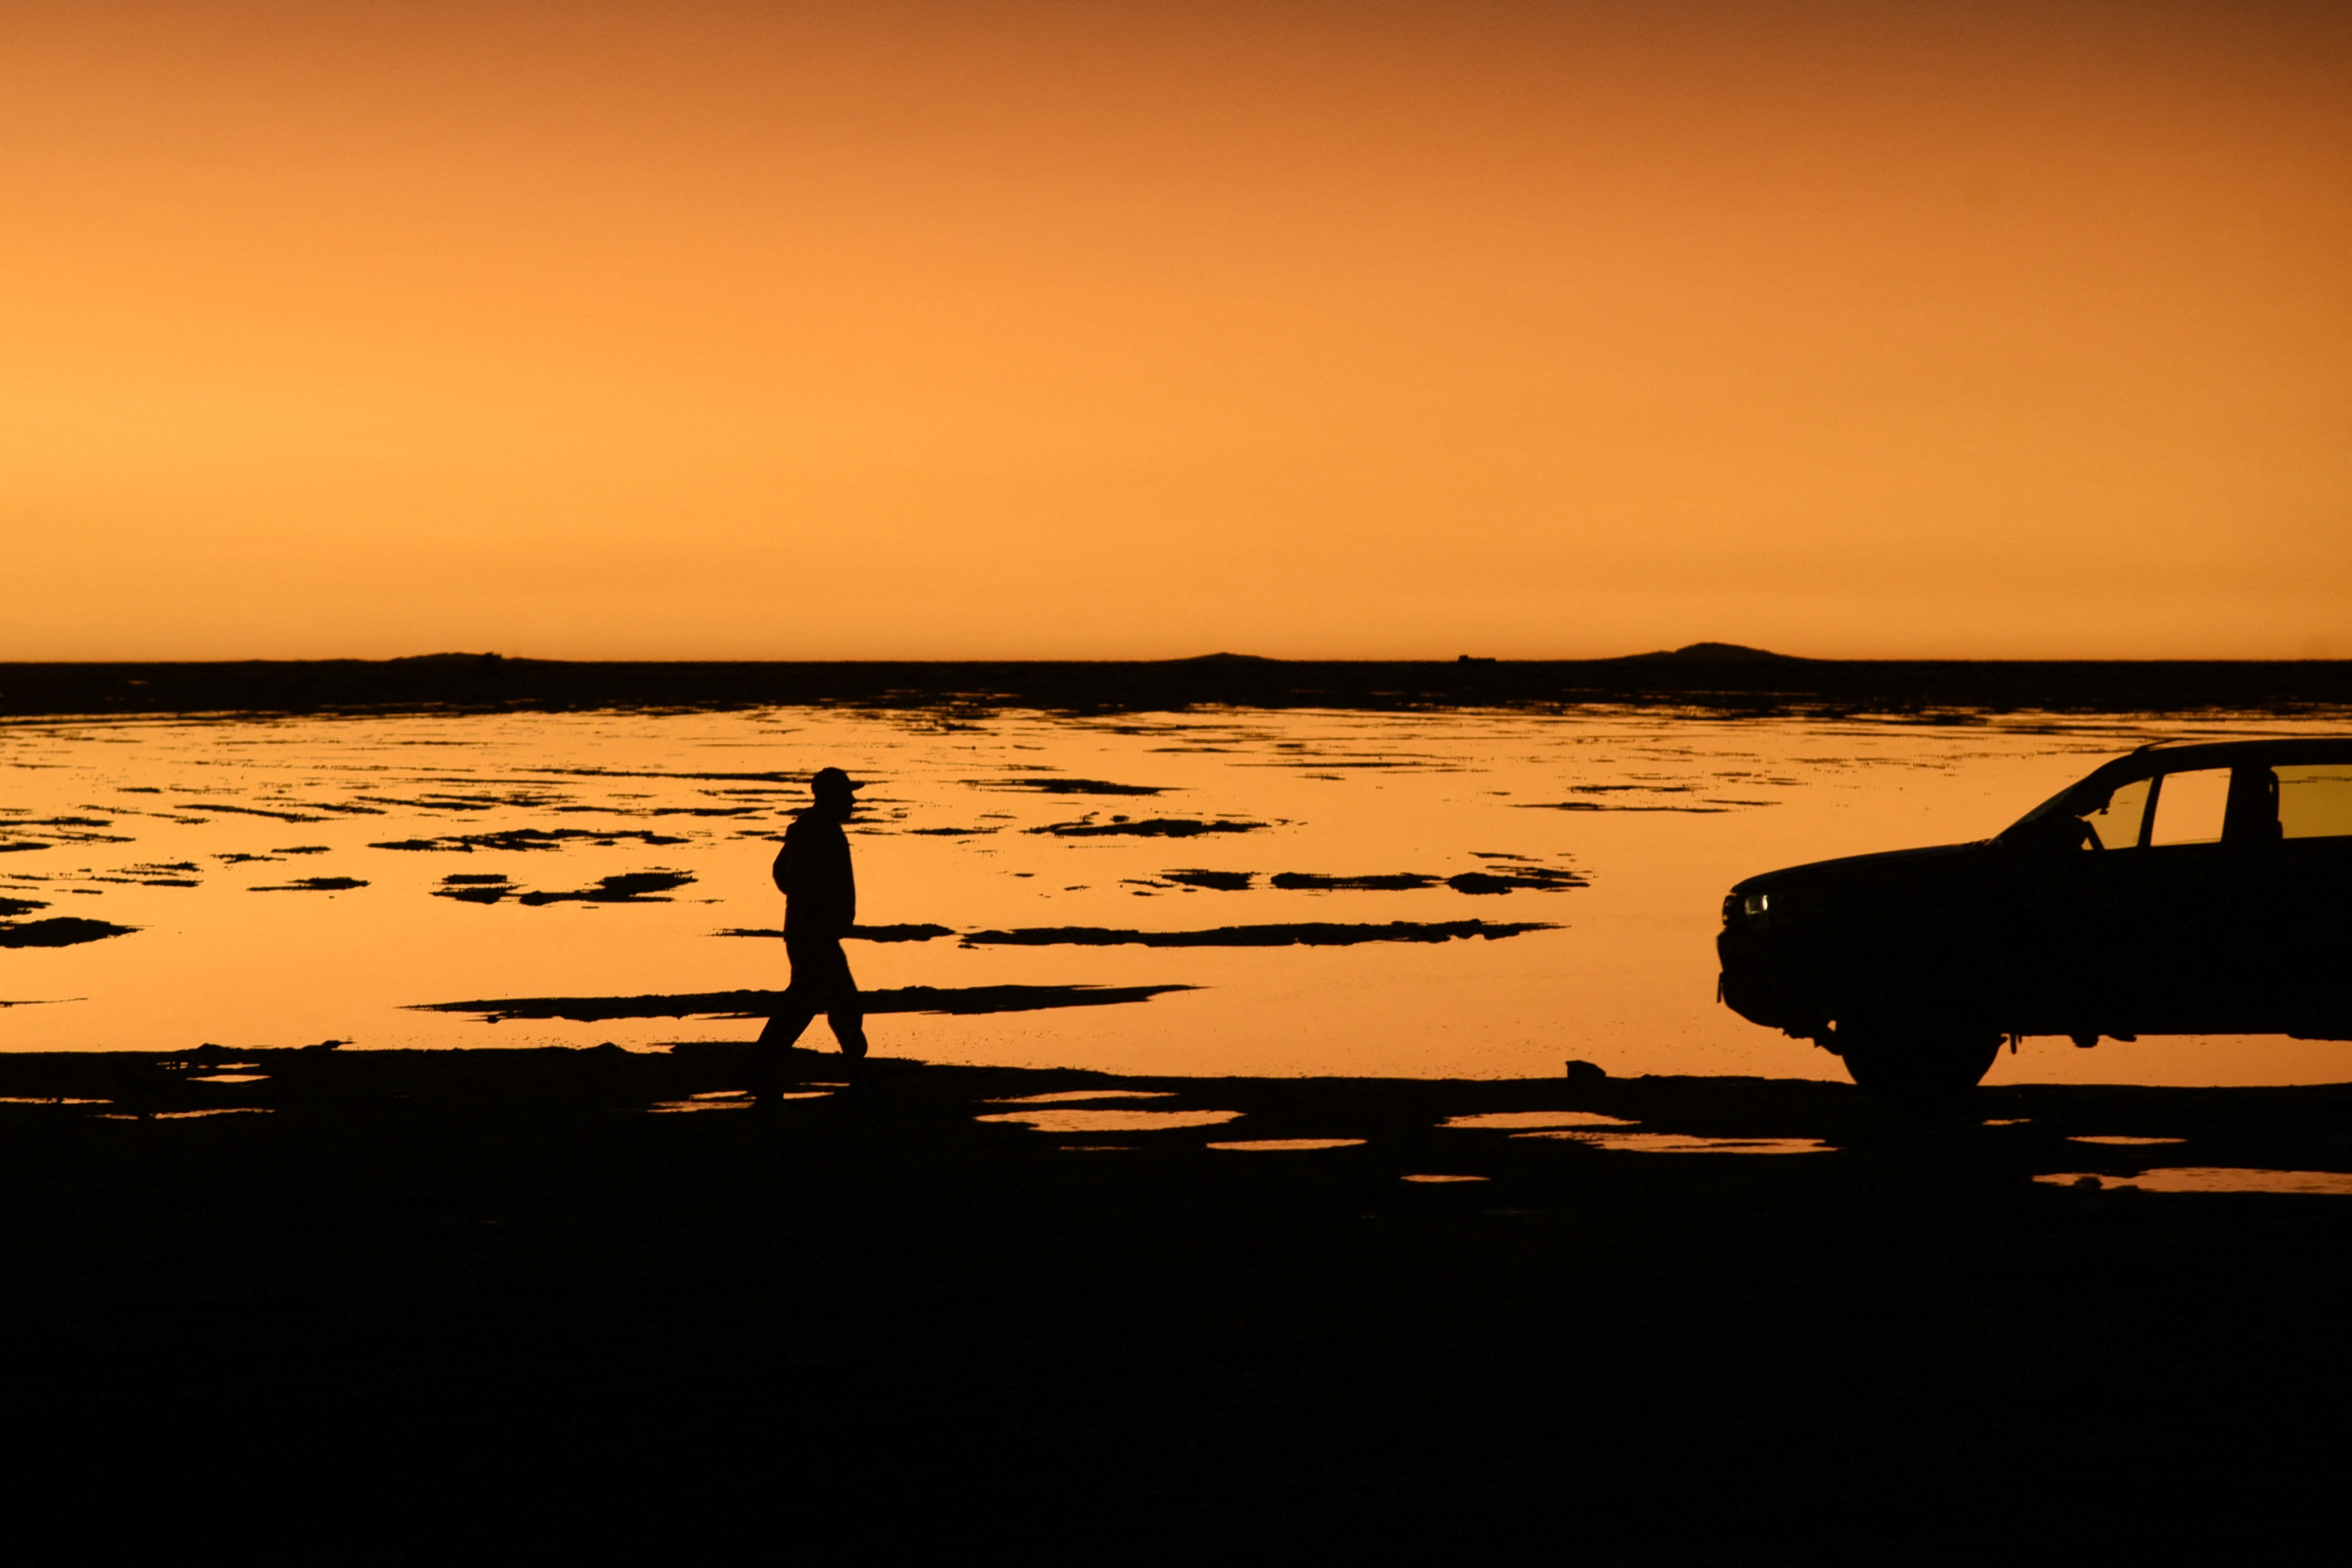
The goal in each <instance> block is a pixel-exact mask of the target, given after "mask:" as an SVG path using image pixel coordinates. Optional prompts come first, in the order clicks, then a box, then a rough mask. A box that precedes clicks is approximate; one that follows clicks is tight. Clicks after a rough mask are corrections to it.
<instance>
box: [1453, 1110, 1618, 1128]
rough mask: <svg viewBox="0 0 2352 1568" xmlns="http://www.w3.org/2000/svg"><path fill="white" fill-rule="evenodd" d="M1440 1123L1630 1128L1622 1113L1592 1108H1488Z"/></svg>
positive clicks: (1465, 1125) (1483, 1125)
mask: <svg viewBox="0 0 2352 1568" xmlns="http://www.w3.org/2000/svg"><path fill="white" fill-rule="evenodd" d="M1440 1125H1441V1126H1445V1127H1488V1128H1502V1129H1506V1130H1516V1129H1518V1128H1525V1127H1631V1126H1633V1123H1632V1122H1630V1121H1626V1120H1625V1119H1624V1118H1623V1117H1622V1116H1603V1115H1601V1114H1600V1113H1599V1112H1598V1111H1591V1110H1488V1111H1482V1112H1480V1113H1479V1114H1478V1115H1475V1116H1449V1117H1447V1118H1446V1119H1445V1120H1444V1121H1443V1122H1442V1123H1440Z"/></svg>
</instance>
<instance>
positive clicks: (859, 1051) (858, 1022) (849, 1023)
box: [824, 1006, 866, 1061]
mask: <svg viewBox="0 0 2352 1568" xmlns="http://www.w3.org/2000/svg"><path fill="white" fill-rule="evenodd" d="M824 1021H825V1022H826V1023H828V1024H830V1025H832V1026H833V1037H834V1038H835V1039H836V1040H838V1041H840V1042H841V1054H842V1055H843V1056H845V1057H847V1058H849V1059H850V1060H851V1061H859V1060H862V1059H864V1058H865V1056H866V1015H865V1014H864V1013H862V1012H859V1011H858V1010H857V1008H856V1007H855V1006H850V1007H835V1009H834V1010H833V1011H832V1012H830V1013H827V1014H826V1015H825V1016H824Z"/></svg>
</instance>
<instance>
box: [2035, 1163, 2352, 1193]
mask: <svg viewBox="0 0 2352 1568" xmlns="http://www.w3.org/2000/svg"><path fill="white" fill-rule="evenodd" d="M2033 1179H2034V1180H2035V1181H2037V1182H2045V1183H2048V1184H2051V1185H2053V1186H2060V1187H2086V1188H2095V1187H2101V1186H2109V1185H2112V1186H2116V1187H2121V1188H2126V1189H2128V1188H2137V1189H2138V1190H2139V1191H2141V1192H2144V1193H2315V1194H2325V1195H2329V1196H2340V1195H2343V1194H2352V1172H2347V1171H2248V1170H2238V1169H2235V1168H2233V1167H2231V1166H2227V1165H2172V1166H2167V1167H2164V1168H2162V1169H2159V1170H2154V1171H2143V1172H2141V1173H2139V1174H2138V1175H2137V1176H2125V1177H2117V1176H2095V1175H2090V1174H2087V1173H2074V1172H2069V1173H2064V1174H2061V1175H2051V1176H2036V1177H2034V1178H2033Z"/></svg>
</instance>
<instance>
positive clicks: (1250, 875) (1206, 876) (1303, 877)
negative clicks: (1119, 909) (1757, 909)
mask: <svg viewBox="0 0 2352 1568" xmlns="http://www.w3.org/2000/svg"><path fill="white" fill-rule="evenodd" d="M1490 858H1498V857H1490ZM1256 876H1257V873H1255V872H1254V871H1206V870H1198V869H1193V870H1182V871H1162V872H1161V873H1160V877H1159V879H1158V882H1159V884H1173V885H1175V886H1178V887H1185V888H1212V889H1216V890H1217V891H1219V892H1229V893H1239V892H1245V891H1247V890H1248V889H1249V888H1250V887H1251V886H1252V885H1253V883H1254V882H1255V879H1256ZM1147 885H1151V884H1147ZM1266 886H1268V887H1270V888H1276V889H1281V890H1282V891H1284V892H1309V893H1409V892H1415V891H1419V890H1422V889H1429V888H1450V889H1453V890H1454V891H1455V892H1457V893H1471V894H1486V893H1509V892H1516V891H1518V890H1520V889H1528V890H1531V891H1536V892H1558V891H1560V890H1562V889H1569V888H1585V887H1590V886H1591V883H1590V882H1589V881H1587V880H1586V879H1584V878H1583V877H1580V876H1579V875H1578V874H1577V873H1575V872H1573V871H1570V870H1565V869H1562V868H1558V867H1550V866H1533V865H1528V866H1500V867H1497V868H1494V869H1492V870H1482V871H1457V872H1455V873H1454V875H1453V876H1450V877H1441V876H1438V875H1436V874H1435V873H1433V872H1429V871H1385V872H1377V873H1373V874H1370V875H1365V876H1330V875H1327V874H1325V873H1323V872H1320V871H1276V873H1274V875H1272V876H1271V877H1268V878H1267V879H1266Z"/></svg>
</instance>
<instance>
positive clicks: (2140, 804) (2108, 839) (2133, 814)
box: [2083, 779, 2153, 849]
mask: <svg viewBox="0 0 2352 1568" xmlns="http://www.w3.org/2000/svg"><path fill="white" fill-rule="evenodd" d="M2152 784H2153V781H2152V780H2148V779H2134V780H2133V781H2132V782H2131V783H2129V784H2118V785H2116V793H2115V794H2113V795H2109V796H2107V799H2106V804H2105V805H2102V806H2100V807H2099V808H2098V809H2097V810H2096V811H2091V812H2085V813H2084V815H2083V820H2084V822H2085V823H2087V824H2088V825H2089V826H2090V829H2091V833H2092V836H2093V837H2095V838H2097V839H2098V841H2099V847H2100V848H2102V849H2133V848H2137V847H2138V846H2139V830H2140V825H2141V824H2142V823H2144V822H2146V821H2147V797H2148V794H2149V791H2150V788H2151V786H2152ZM2083 847H2084V848H2085V849H2087V848H2089V847H2090V846H2089V845H2088V844H2085V845H2084V846H2083Z"/></svg>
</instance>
